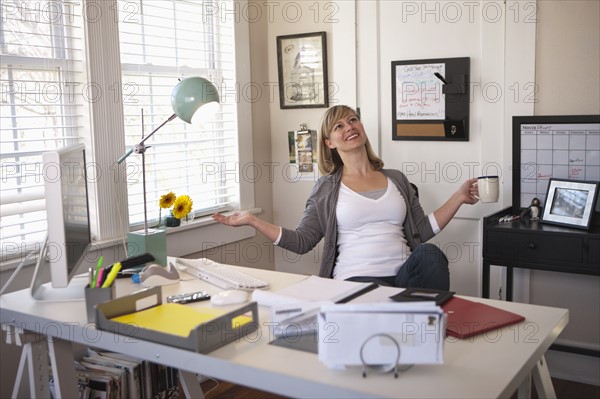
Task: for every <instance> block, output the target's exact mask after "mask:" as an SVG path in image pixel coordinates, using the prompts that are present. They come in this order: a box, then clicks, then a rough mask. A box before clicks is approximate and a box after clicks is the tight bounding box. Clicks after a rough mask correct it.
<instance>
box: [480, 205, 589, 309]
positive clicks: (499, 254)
mask: <svg viewBox="0 0 600 399" xmlns="http://www.w3.org/2000/svg"><path fill="white" fill-rule="evenodd" d="M511 210H512V208H507V209H504V210H502V211H499V212H497V213H495V214H493V215H490V216H488V217H485V218H484V219H483V273H482V278H483V281H482V296H483V297H484V298H489V297H490V266H491V265H496V266H504V267H506V268H507V272H506V299H507V300H509V301H511V300H512V292H513V287H512V283H513V268H523V269H537V270H548V271H554V272H562V273H576V274H588V275H595V276H600V227H599V226H592V227H591V228H590V229H589V230H578V229H572V228H568V227H560V226H554V225H548V224H544V223H541V222H540V221H522V220H515V221H512V222H504V223H501V222H499V219H500V218H501V217H503V216H505V215H507V214H509V213H510V212H511Z"/></svg>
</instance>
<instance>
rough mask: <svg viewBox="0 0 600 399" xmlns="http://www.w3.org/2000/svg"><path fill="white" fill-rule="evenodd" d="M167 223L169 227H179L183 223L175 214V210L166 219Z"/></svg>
mask: <svg viewBox="0 0 600 399" xmlns="http://www.w3.org/2000/svg"><path fill="white" fill-rule="evenodd" d="M165 224H166V225H167V227H177V226H180V225H181V220H179V219H177V218H176V217H175V216H173V212H171V214H170V215H169V216H167V218H166V219H165Z"/></svg>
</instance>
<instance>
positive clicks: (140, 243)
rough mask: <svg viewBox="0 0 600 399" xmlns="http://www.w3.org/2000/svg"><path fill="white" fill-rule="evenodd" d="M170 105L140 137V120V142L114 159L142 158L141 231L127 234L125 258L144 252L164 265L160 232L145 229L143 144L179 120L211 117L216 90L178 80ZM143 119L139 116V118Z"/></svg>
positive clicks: (202, 81)
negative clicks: (164, 117)
mask: <svg viewBox="0 0 600 399" xmlns="http://www.w3.org/2000/svg"><path fill="white" fill-rule="evenodd" d="M171 106H172V107H173V112H174V114H173V115H171V116H170V117H169V118H167V120H166V121H164V122H163V123H162V124H160V125H159V126H158V127H157V128H156V129H154V130H153V131H152V132H151V133H150V134H149V135H147V136H146V137H144V133H143V126H144V123H143V119H142V141H140V142H139V143H138V144H136V145H134V146H133V147H132V148H130V149H129V150H128V151H127V152H126V153H125V154H123V155H122V156H121V158H119V159H118V160H117V164H121V163H122V162H123V161H124V160H125V159H126V158H127V157H128V156H129V155H131V154H132V153H136V154H141V155H142V187H143V190H142V191H143V195H144V230H143V231H134V232H130V233H129V234H128V235H127V238H128V248H129V249H128V254H127V255H128V256H135V255H139V254H143V253H146V252H149V253H151V254H152V255H153V256H154V258H155V259H156V263H158V264H161V265H163V266H166V265H167V240H166V235H165V232H164V231H161V230H157V229H151V230H149V229H148V215H147V206H146V161H145V156H144V154H145V152H146V149H147V148H148V146H146V145H145V142H146V141H147V140H148V139H149V138H150V137H152V136H153V135H154V133H156V132H157V131H158V130H159V129H160V128H162V127H163V126H164V125H166V124H167V123H169V122H170V121H172V120H173V119H175V118H177V117H179V118H180V119H181V120H183V121H185V122H187V123H190V124H198V123H199V122H201V121H202V120H203V119H205V118H206V117H208V116H210V115H213V114H215V113H216V111H217V110H218V108H219V93H218V91H217V89H216V87H215V86H214V85H213V84H212V83H211V82H209V81H208V80H206V79H204V78H201V77H190V78H186V79H183V80H181V81H180V82H179V83H178V84H177V85H176V86H175V88H174V89H173V92H172V93H171ZM142 118H143V116H142Z"/></svg>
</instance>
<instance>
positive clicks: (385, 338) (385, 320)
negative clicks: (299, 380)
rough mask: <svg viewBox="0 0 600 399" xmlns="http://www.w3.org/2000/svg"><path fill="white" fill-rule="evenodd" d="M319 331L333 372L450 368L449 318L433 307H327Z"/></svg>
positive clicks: (423, 304) (321, 314)
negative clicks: (352, 368)
mask: <svg viewBox="0 0 600 399" xmlns="http://www.w3.org/2000/svg"><path fill="white" fill-rule="evenodd" d="M318 327H319V360H320V361H321V362H323V363H325V364H326V365H327V366H328V367H331V368H340V367H345V366H364V365H368V366H375V365H380V366H381V365H394V364H396V362H397V364H442V363H443V362H444V337H445V333H444V332H445V327H446V318H445V315H444V312H443V310H442V309H441V308H440V307H439V306H436V305H435V304H434V303H433V302H431V303H430V302H414V303H406V302H403V303H381V304H372V303H371V304H339V305H326V306H323V307H322V308H321V311H320V312H319V317H318ZM361 351H362V357H363V359H362V360H361Z"/></svg>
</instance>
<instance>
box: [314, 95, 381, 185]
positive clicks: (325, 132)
mask: <svg viewBox="0 0 600 399" xmlns="http://www.w3.org/2000/svg"><path fill="white" fill-rule="evenodd" d="M349 114H352V115H355V116H356V117H357V118H358V119H359V120H360V115H358V113H357V112H356V111H355V110H354V109H352V108H350V107H348V106H347V105H335V106H333V107H331V108H329V109H328V110H327V111H326V112H325V115H323V120H322V121H321V130H320V131H319V140H318V141H319V148H318V154H317V155H318V159H319V171H320V172H321V174H322V175H330V174H333V173H335V172H337V171H338V170H339V169H341V168H342V167H343V166H344V162H343V161H342V158H341V157H340V154H338V152H337V149H335V148H334V149H331V148H329V147H328V146H327V144H326V143H325V140H328V139H329V138H330V135H331V132H332V131H333V126H334V125H335V123H336V122H337V121H339V120H340V119H342V118H344V117H346V116H348V115H349ZM365 149H366V150H367V158H368V159H369V162H370V163H371V166H373V169H375V170H381V168H383V161H382V160H381V159H380V158H379V157H378V156H377V155H375V151H373V148H372V147H371V143H370V142H369V138H368V137H367V142H366V143H365Z"/></svg>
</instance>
